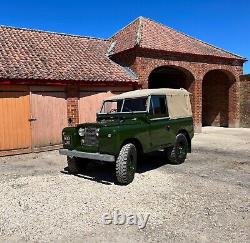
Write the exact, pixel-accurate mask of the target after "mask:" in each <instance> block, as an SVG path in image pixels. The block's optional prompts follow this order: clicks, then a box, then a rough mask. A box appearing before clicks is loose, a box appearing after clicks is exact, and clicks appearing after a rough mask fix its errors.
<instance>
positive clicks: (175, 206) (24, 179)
mask: <svg viewBox="0 0 250 243" xmlns="http://www.w3.org/2000/svg"><path fill="white" fill-rule="evenodd" d="M65 166H66V158H65V157H64V156H59V155H58V151H52V152H44V153H40V154H27V155H20V156H13V157H5V158H0V168H1V174H0V191H1V193H0V241H1V242H3V241H6V242H20V241H21V242H25V241H31V242H48V241H56V242H62V241H63V242H72V241H73V242H78V241H83V240H85V241H88V242H104V241H110V242H117V241H120V242H138V241H140V242H154V241H169V240H171V241H173V240H174V241H185V242H187V241H188V242H190V241H192V242H193V241H197V242H228V241H229V242H250V129H226V128H211V127H207V128H203V133H202V134H196V136H195V138H194V139H193V152H192V154H189V155H188V159H187V160H186V162H185V163H184V164H182V165H178V166H174V165H169V164H164V158H163V157H162V155H161V154H160V153H159V154H155V155H150V156H147V157H146V158H145V159H144V163H143V164H140V165H139V168H138V173H137V174H136V177H135V180H134V182H133V183H132V184H130V185H128V186H119V185H116V184H114V175H113V167H112V166H111V165H98V164H93V165H91V166H89V168H88V170H87V171H86V172H84V173H83V174H80V175H78V176H73V175H68V174H67V172H66V171H64V167H65ZM116 210H119V213H120V214H121V215H125V216H128V215H130V214H132V215H139V214H142V215H144V216H145V215H147V214H150V216H149V219H148V222H147V225H146V227H145V228H144V229H139V227H138V225H129V224H128V223H127V224H124V225H115V224H114V223H111V224H109V225H105V224H103V215H104V214H105V213H106V214H109V215H111V216H112V215H113V213H114V212H116Z"/></svg>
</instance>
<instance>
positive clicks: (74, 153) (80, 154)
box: [59, 149, 115, 162]
mask: <svg viewBox="0 0 250 243" xmlns="http://www.w3.org/2000/svg"><path fill="white" fill-rule="evenodd" d="M59 154H61V155H67V156H69V157H79V158H84V159H92V160H100V161H105V162H115V156H114V155H110V154H100V153H87V152H81V151H77V150H68V149H59Z"/></svg>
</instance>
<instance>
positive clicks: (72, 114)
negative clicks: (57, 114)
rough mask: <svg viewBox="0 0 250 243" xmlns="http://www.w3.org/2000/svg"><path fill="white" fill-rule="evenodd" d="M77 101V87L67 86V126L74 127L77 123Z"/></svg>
mask: <svg viewBox="0 0 250 243" xmlns="http://www.w3.org/2000/svg"><path fill="white" fill-rule="evenodd" d="M78 100H79V88H78V87H77V86H68V87H67V117H68V125H69V126H74V125H76V124H78V123H79V112H78Z"/></svg>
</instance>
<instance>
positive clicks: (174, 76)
mask: <svg viewBox="0 0 250 243" xmlns="http://www.w3.org/2000/svg"><path fill="white" fill-rule="evenodd" d="M193 81H194V78H193V75H192V74H191V73H190V72H189V71H187V70H184V69H180V68H177V67H173V66H162V67H158V68H156V69H154V70H153V71H152V72H151V74H150V75H149V78H148V87H149V88H150V89H157V88H173V89H179V88H184V89H187V90H189V91H190V90H191V84H192V82H193Z"/></svg>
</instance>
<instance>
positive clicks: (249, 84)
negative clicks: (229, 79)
mask: <svg viewBox="0 0 250 243" xmlns="http://www.w3.org/2000/svg"><path fill="white" fill-rule="evenodd" d="M240 80H241V82H240V125H241V126H242V127H250V74H248V75H243V76H241V77H240Z"/></svg>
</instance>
